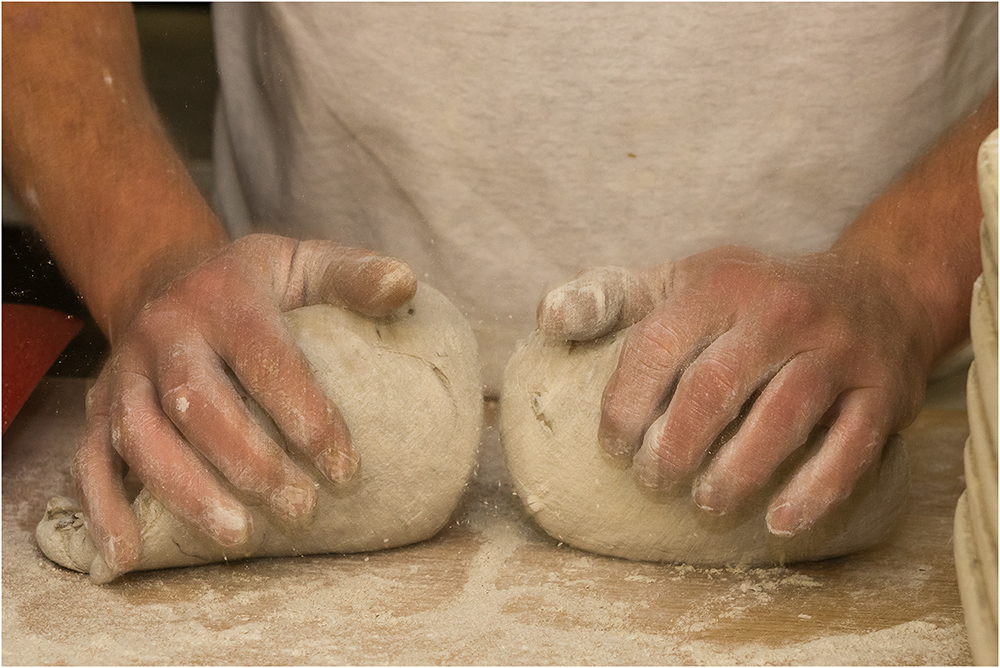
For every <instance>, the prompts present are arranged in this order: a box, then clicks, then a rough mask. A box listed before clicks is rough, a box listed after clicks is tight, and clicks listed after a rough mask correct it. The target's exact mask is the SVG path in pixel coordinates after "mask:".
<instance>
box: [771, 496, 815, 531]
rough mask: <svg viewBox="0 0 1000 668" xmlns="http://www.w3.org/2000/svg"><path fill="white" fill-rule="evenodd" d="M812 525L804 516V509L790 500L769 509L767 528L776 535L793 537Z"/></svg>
mask: <svg viewBox="0 0 1000 668" xmlns="http://www.w3.org/2000/svg"><path fill="white" fill-rule="evenodd" d="M811 525H812V522H811V521H809V520H807V519H806V518H804V517H803V516H802V509H801V508H799V507H798V506H793V505H792V503H791V502H790V501H785V502H784V503H781V504H778V505H777V506H774V507H772V508H770V509H769V510H768V511H767V530H768V531H770V532H771V533H772V534H774V535H775V536H781V537H782V538H791V537H792V536H795V535H796V534H799V533H801V532H803V531H805V530H806V529H808V528H809V527H810V526H811Z"/></svg>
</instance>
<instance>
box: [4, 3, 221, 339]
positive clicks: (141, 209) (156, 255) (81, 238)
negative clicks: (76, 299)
mask: <svg viewBox="0 0 1000 668" xmlns="http://www.w3.org/2000/svg"><path fill="white" fill-rule="evenodd" d="M3 68H4V77H3V97H4V104H3V169H4V178H5V179H6V180H7V182H8V184H9V185H10V186H11V187H12V188H13V190H14V191H15V193H16V195H17V196H18V197H19V199H20V200H21V202H22V203H23V205H24V206H25V209H26V210H27V211H28V214H29V216H30V218H31V221H32V223H33V224H34V225H36V226H37V228H38V229H39V231H40V232H41V234H42V235H43V237H44V238H45V240H46V242H47V243H48V245H49V247H50V249H51V251H52V253H53V255H54V256H55V258H56V259H57V261H58V262H59V264H60V266H61V267H62V269H63V271H64V272H65V273H66V275H67V277H68V278H69V280H70V281H71V282H72V283H73V285H74V286H75V287H76V289H77V290H78V291H79V292H80V293H81V294H82V295H83V297H84V299H85V301H86V302H87V305H88V307H89V308H90V310H91V312H92V314H93V315H94V318H95V319H96V320H97V322H98V324H100V326H101V327H102V328H103V329H104V331H105V333H107V334H109V336H110V337H111V338H112V341H113V340H114V330H115V326H116V321H117V322H120V321H121V320H122V319H123V318H126V317H127V315H126V314H127V313H128V312H130V311H131V310H132V309H134V308H136V307H137V306H138V304H136V303H135V302H136V301H137V299H138V298H139V297H140V295H141V294H142V293H143V292H144V291H145V290H147V289H148V288H149V285H148V283H149V281H150V280H151V276H152V275H153V272H151V271H150V270H149V268H150V267H151V266H157V267H161V266H163V265H164V264H181V265H183V264H188V263H190V262H192V261H193V260H194V259H196V258H198V257H200V256H202V255H204V254H206V253H207V252H210V251H211V250H214V249H215V248H217V247H219V246H220V245H221V244H222V243H224V242H225V240H226V235H225V233H224V231H223V229H222V227H221V225H220V224H219V221H218V220H217V219H216V217H215V216H214V215H213V213H212V212H211V210H210V208H209V207H208V205H207V204H206V203H205V201H204V199H203V198H202V197H201V195H200V194H199V192H198V190H197V188H196V187H195V185H194V183H193V182H192V181H191V179H190V177H189V175H188V173H187V171H186V170H185V168H184V165H183V163H182V161H181V160H180V158H179V157H178V156H177V154H176V152H175V151H174V150H173V148H172V146H171V145H170V142H169V140H168V139H167V137H166V134H165V132H164V130H163V128H162V126H161V124H160V121H159V118H158V117H157V114H156V112H155V110H154V109H153V106H152V103H151V102H150V100H149V97H148V95H147V94H146V91H145V87H144V85H143V81H142V75H141V69H140V64H139V46H138V39H137V36H136V31H135V23H134V19H133V17H132V14H131V7H130V6H129V5H127V4H120V3H111V4H94V5H91V4H83V5H81V4H72V5H53V4H46V5H26V4H25V5H22V4H18V3H13V4H8V5H6V6H5V7H4V10H3Z"/></svg>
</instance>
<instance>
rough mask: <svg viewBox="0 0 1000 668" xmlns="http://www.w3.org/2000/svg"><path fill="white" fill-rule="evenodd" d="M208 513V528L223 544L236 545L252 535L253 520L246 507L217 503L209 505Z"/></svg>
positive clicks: (227, 545)
mask: <svg viewBox="0 0 1000 668" xmlns="http://www.w3.org/2000/svg"><path fill="white" fill-rule="evenodd" d="M206 514H207V517H206V525H207V530H208V532H209V534H211V535H212V537H213V538H214V539H215V540H217V541H218V542H219V543H220V544H221V545H224V546H226V547H235V546H237V545H241V544H243V543H245V542H246V541H247V539H248V538H249V537H250V532H251V530H252V527H253V520H252V519H251V518H250V514H249V513H247V511H246V509H245V508H243V507H236V508H233V507H226V506H222V505H217V506H211V507H209V509H208V511H207V513H206Z"/></svg>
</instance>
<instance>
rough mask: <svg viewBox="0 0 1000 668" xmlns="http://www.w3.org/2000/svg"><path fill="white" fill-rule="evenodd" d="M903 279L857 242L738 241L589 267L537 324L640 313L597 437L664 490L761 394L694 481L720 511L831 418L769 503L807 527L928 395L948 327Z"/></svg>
mask: <svg viewBox="0 0 1000 668" xmlns="http://www.w3.org/2000/svg"><path fill="white" fill-rule="evenodd" d="M900 276H901V274H900V273H898V272H894V271H893V270H892V268H891V267H888V266H881V265H879V263H877V262H873V261H871V260H870V259H865V258H864V257H863V254H857V255H853V254H849V253H847V252H844V251H842V250H838V251H827V252H825V253H819V254H815V255H810V256H806V257H802V258H798V259H794V260H785V259H777V258H773V257H768V256H765V255H762V254H760V253H757V252H754V251H750V250H747V249H743V248H735V247H724V248H717V249H713V250H710V251H707V252H705V253H700V254H697V255H693V256H691V257H688V258H686V259H684V260H681V261H679V262H677V263H668V264H664V265H660V266H658V267H654V268H652V269H647V270H642V271H633V270H626V269H621V268H618V267H602V268H598V269H592V270H590V271H587V272H584V273H583V274H581V275H580V276H579V277H578V278H577V279H576V280H574V281H572V282H570V283H568V284H566V285H564V286H562V287H560V288H557V289H556V290H553V291H552V292H550V293H549V294H548V295H547V296H546V298H545V300H544V301H543V302H542V303H541V304H540V305H539V309H538V323H539V328H540V329H542V330H543V331H544V332H545V333H546V334H548V335H550V336H553V337H556V338H562V339H567V340H587V339H592V338H596V337H598V336H602V335H603V334H606V333H608V332H610V331H613V330H615V329H619V328H622V327H627V326H629V325H632V324H634V323H637V324H636V325H635V327H634V328H633V329H632V330H631V331H630V332H629V333H628V335H627V338H626V340H625V343H624V347H623V348H622V352H621V357H620V358H619V361H618V366H617V368H616V370H615V371H614V373H613V374H612V376H611V379H610V380H609V381H608V384H607V387H606V388H605V391H604V398H603V402H602V406H601V422H600V428H599V434H598V438H599V441H600V443H601V445H602V447H603V448H604V449H605V450H606V451H607V452H608V453H609V454H611V455H613V456H619V457H630V458H632V465H633V470H634V473H635V475H636V476H637V477H638V478H639V480H641V481H642V482H643V483H645V484H646V485H649V486H650V487H653V488H664V487H667V486H670V485H676V484H679V483H681V482H682V481H684V480H685V479H686V478H688V477H689V476H691V474H693V473H694V472H695V471H696V470H698V469H699V468H700V467H701V465H702V464H703V461H704V460H705V458H706V453H707V452H708V450H709V447H710V446H711V445H712V443H713V442H714V441H715V440H716V438H717V437H718V436H719V434H720V433H721V432H722V431H723V429H725V427H726V426H727V425H728V424H729V423H730V422H732V421H733V420H734V419H736V418H737V416H738V415H739V414H740V412H741V409H742V408H743V407H744V405H745V404H746V403H747V402H748V401H749V400H750V399H751V398H753V397H754V396H755V394H757V393H759V395H758V396H756V398H755V399H754V400H753V405H752V407H750V409H749V412H748V414H747V416H746V420H745V421H744V423H743V424H742V426H741V427H740V429H739V431H738V432H737V433H736V435H735V436H734V437H733V438H732V439H731V440H729V441H728V442H727V443H725V444H724V445H723V446H722V447H721V448H720V449H719V451H718V452H717V453H716V454H715V455H714V457H713V458H712V460H711V461H710V462H709V463H708V465H707V466H706V467H705V469H704V471H703V472H702V473H701V474H700V475H699V476H698V479H697V480H695V481H694V483H693V492H692V494H693V499H694V502H695V503H696V504H697V505H698V506H699V507H701V508H703V509H704V510H706V511H708V512H713V513H716V514H725V513H727V512H730V511H732V510H733V509H735V508H736V507H737V506H739V505H740V503H741V502H743V501H744V500H745V499H746V498H747V497H748V496H749V495H750V494H752V493H753V492H754V491H756V490H758V489H760V488H761V487H762V486H763V485H764V484H765V483H766V482H767V480H768V478H769V477H770V476H771V475H772V474H773V472H774V471H775V469H776V468H777V467H778V465H779V464H781V462H782V461H783V460H784V459H785V458H786V457H788V456H789V454H791V453H792V452H793V451H794V450H796V449H797V448H798V447H799V446H801V445H802V444H803V443H805V441H806V439H807V437H808V436H809V433H810V432H811V431H812V430H813V428H814V427H815V426H816V425H824V426H828V427H830V430H829V433H828V434H827V436H826V439H825V442H824V444H823V446H822V448H821V450H820V452H819V453H818V454H817V455H816V456H815V457H813V458H811V459H810V460H808V461H806V462H805V463H804V464H802V465H801V467H800V468H799V469H798V470H797V471H796V472H795V473H794V475H793V477H792V478H791V480H790V482H789V483H788V484H787V485H786V486H785V488H784V489H782V490H780V491H779V492H778V493H777V495H776V496H775V497H774V498H773V499H772V500H771V502H770V506H769V510H768V514H767V522H768V527H769V529H770V531H771V532H772V533H774V534H777V535H782V536H792V535H795V534H797V533H799V532H801V531H804V530H806V529H808V528H809V527H811V526H812V525H813V524H814V523H815V522H816V521H817V520H819V519H820V518H821V517H823V516H824V515H825V514H827V513H828V512H830V510H832V509H833V508H834V507H835V506H836V505H837V504H838V503H840V502H841V501H843V500H844V499H845V498H846V497H847V496H848V495H849V494H850V492H851V490H852V488H853V487H854V484H855V483H856V481H857V480H858V479H859V478H860V476H861V474H862V473H863V472H864V471H865V469H866V468H867V467H868V466H869V465H870V464H871V463H872V462H873V461H875V459H876V458H877V456H878V455H879V453H880V451H881V449H882V446H883V445H884V443H885V441H886V439H887V437H888V436H889V435H890V434H892V433H893V432H895V431H897V430H899V429H901V428H903V427H905V426H906V425H907V424H909V423H910V422H911V421H912V420H913V419H914V417H915V416H916V414H917V412H918V410H919V408H920V406H921V404H922V401H923V393H924V387H925V383H926V379H927V375H928V374H929V372H930V370H931V367H932V364H933V361H934V356H935V352H934V342H933V340H932V339H933V334H932V331H931V327H930V324H929V321H928V317H927V314H926V312H925V311H924V309H923V307H922V306H921V304H920V302H919V300H918V299H917V298H916V296H915V295H914V294H913V292H912V291H911V290H910V289H909V287H908V285H907V284H906V282H905V281H904V280H901V278H900Z"/></svg>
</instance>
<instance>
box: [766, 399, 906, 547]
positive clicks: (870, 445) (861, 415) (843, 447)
mask: <svg viewBox="0 0 1000 668" xmlns="http://www.w3.org/2000/svg"><path fill="white" fill-rule="evenodd" d="M839 401H840V402H842V403H841V406H840V407H839V416H838V417H837V419H836V421H835V422H834V424H833V427H831V428H830V431H829V432H828V433H827V435H826V439H825V440H824V442H823V445H822V447H821V448H820V449H819V452H817V453H816V455H814V456H813V457H812V458H811V459H809V460H808V461H807V462H806V463H805V464H803V465H802V468H801V469H799V471H798V472H797V473H796V474H795V476H794V477H793V478H792V480H791V481H790V482H789V483H788V485H786V486H785V488H784V489H783V490H782V491H781V492H780V493H779V494H778V496H777V497H775V499H774V500H773V501H772V502H771V505H770V506H769V508H768V513H767V526H768V529H769V530H770V532H771V533H773V534H775V535H777V536H794V535H796V534H799V533H801V532H803V531H805V530H807V529H809V528H810V527H812V526H813V525H814V524H815V523H816V522H817V521H818V520H820V519H821V518H822V517H823V516H825V515H826V514H827V513H829V512H830V511H831V510H833V509H834V508H835V507H836V506H837V505H839V504H840V503H841V502H843V501H844V500H845V499H846V498H847V497H848V496H849V495H850V493H851V491H852V490H853V489H854V485H855V483H857V481H858V479H859V478H860V477H861V476H862V474H864V472H865V471H866V470H867V469H868V467H869V466H871V464H872V462H874V461H875V459H876V457H877V456H878V454H879V453H880V452H881V450H882V447H883V445H885V442H886V439H887V438H888V436H889V426H888V423H887V419H886V417H885V414H886V411H885V410H884V402H882V401H880V400H879V397H878V394H877V390H874V389H869V388H863V389H858V390H852V391H850V392H849V393H847V394H845V395H843V396H842V397H841V399H840V400H839Z"/></svg>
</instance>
